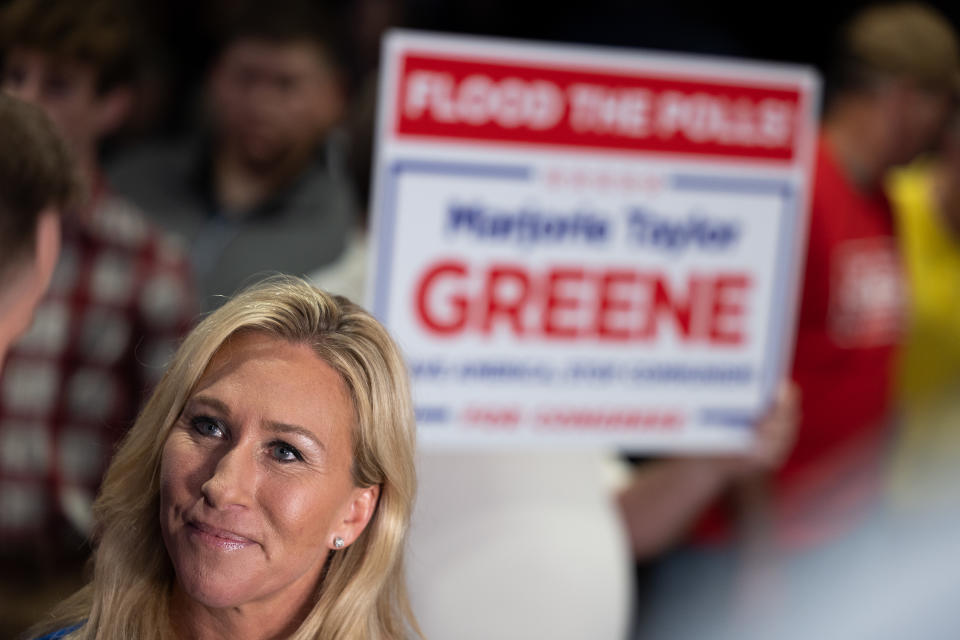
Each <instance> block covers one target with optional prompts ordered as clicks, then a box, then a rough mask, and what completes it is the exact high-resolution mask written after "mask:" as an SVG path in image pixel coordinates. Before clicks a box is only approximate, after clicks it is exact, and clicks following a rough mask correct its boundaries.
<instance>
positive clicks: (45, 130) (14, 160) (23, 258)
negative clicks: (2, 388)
mask: <svg viewBox="0 0 960 640" xmlns="http://www.w3.org/2000/svg"><path fill="white" fill-rule="evenodd" d="M0 149H3V150H4V151H3V153H2V154H0V367H2V366H3V361H4V358H5V356H6V353H7V349H8V348H9V347H10V343H11V342H13V341H14V340H16V339H17V338H18V337H19V336H20V335H22V334H23V332H24V331H26V330H27V328H28V327H29V326H30V322H31V320H32V319H33V312H34V309H35V308H36V306H37V304H38V303H39V302H40V298H41V296H42V295H43V292H44V291H46V289H47V285H48V284H49V283H50V277H51V276H52V275H53V268H54V265H55V264H56V262H57V256H58V255H59V254H60V216H61V212H62V210H63V209H64V207H66V206H68V204H69V202H70V200H71V198H72V197H73V192H74V191H75V189H76V177H75V175H74V167H73V161H72V159H71V158H70V154H69V152H68V151H67V149H66V146H65V145H64V144H63V141H62V140H61V139H60V138H59V136H58V135H57V133H56V131H55V130H54V128H53V124H52V123H51V122H50V120H49V119H48V118H47V117H46V116H45V115H44V114H43V112H42V111H41V110H40V109H38V108H37V107H34V106H31V105H29V104H27V103H25V102H22V101H20V100H17V99H16V98H13V97H11V96H8V95H6V94H3V93H0Z"/></svg>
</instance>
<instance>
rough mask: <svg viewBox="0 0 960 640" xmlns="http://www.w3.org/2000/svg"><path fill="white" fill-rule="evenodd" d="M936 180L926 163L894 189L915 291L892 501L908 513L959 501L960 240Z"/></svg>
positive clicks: (902, 175) (903, 361) (906, 172)
mask: <svg viewBox="0 0 960 640" xmlns="http://www.w3.org/2000/svg"><path fill="white" fill-rule="evenodd" d="M933 175H934V166H933V164H932V163H930V162H924V161H920V162H917V163H914V164H913V165H911V166H910V167H908V168H906V169H903V170H901V171H898V172H896V173H895V174H894V175H893V176H892V177H891V179H890V181H889V185H888V186H889V193H890V197H891V201H892V203H893V208H894V211H895V212H896V216H897V225H898V233H899V236H900V241H901V251H902V254H903V261H904V264H905V266H906V271H907V279H908V283H909V292H910V295H909V299H910V309H909V313H910V326H909V332H908V335H907V339H906V341H905V344H904V348H903V350H902V352H901V357H900V362H899V394H898V395H899V399H900V406H901V418H902V420H901V429H900V432H899V437H898V440H897V442H896V447H895V449H894V458H893V473H892V476H891V479H892V483H891V489H892V491H891V496H892V498H893V503H894V506H896V507H898V508H902V509H906V510H908V511H913V510H916V509H931V508H937V507H940V506H945V505H946V503H947V502H948V501H951V494H953V498H952V502H954V503H955V502H956V497H955V493H956V491H955V487H956V480H957V479H958V474H960V471H958V470H960V464H958V462H960V237H958V236H957V235H956V233H955V232H953V231H952V230H951V229H950V228H949V227H948V226H947V224H946V221H945V220H944V216H943V214H942V212H940V211H939V210H938V206H937V204H936V200H935V198H934V186H933V182H934V181H933Z"/></svg>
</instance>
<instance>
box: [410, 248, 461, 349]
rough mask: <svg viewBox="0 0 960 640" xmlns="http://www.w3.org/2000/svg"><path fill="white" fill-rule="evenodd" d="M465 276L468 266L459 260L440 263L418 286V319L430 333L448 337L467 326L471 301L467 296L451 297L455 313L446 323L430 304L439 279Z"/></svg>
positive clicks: (424, 275) (451, 304)
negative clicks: (434, 312) (435, 313)
mask: <svg viewBox="0 0 960 640" xmlns="http://www.w3.org/2000/svg"><path fill="white" fill-rule="evenodd" d="M465 275H467V267H466V265H464V264H463V263H462V262H459V261H457V260H449V261H447V262H440V263H438V264H436V265H434V266H433V268H431V269H429V270H428V271H427V272H426V273H425V274H423V277H422V278H421V279H420V283H419V284H418V285H417V319H418V320H420V322H421V323H423V325H424V326H425V327H427V329H429V330H430V331H432V332H434V333H439V334H441V335H448V334H451V333H457V332H458V331H462V330H463V328H464V327H465V326H466V325H467V309H468V307H469V300H468V298H467V297H466V296H465V295H463V294H454V295H451V296H450V307H451V308H452V309H453V310H454V313H453V314H452V317H451V318H450V319H448V320H447V321H446V322H444V321H441V320H439V319H438V318H437V316H435V315H434V314H433V307H432V306H431V305H430V304H429V303H428V300H429V298H430V295H431V293H432V290H433V287H434V286H435V284H436V283H437V281H438V279H440V278H441V277H443V276H458V279H459V278H462V277H463V276H465Z"/></svg>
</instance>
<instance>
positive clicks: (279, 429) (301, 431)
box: [266, 421, 327, 451]
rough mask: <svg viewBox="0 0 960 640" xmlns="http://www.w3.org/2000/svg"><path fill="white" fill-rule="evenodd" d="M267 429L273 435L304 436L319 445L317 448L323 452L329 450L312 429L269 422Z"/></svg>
mask: <svg viewBox="0 0 960 640" xmlns="http://www.w3.org/2000/svg"><path fill="white" fill-rule="evenodd" d="M266 428H267V430H268V431H271V432H273V433H294V434H297V435H299V436H303V437H304V438H307V439H308V440H310V441H312V442H313V443H314V444H315V445H317V447H319V448H320V449H322V450H323V451H326V450H327V448H326V447H325V446H324V445H323V443H322V442H320V439H319V438H317V436H316V434H314V433H313V431H310V429H307V428H305V427H301V426H300V425H296V424H287V423H286V422H274V421H267V423H266Z"/></svg>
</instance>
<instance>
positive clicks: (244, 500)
mask: <svg viewBox="0 0 960 640" xmlns="http://www.w3.org/2000/svg"><path fill="white" fill-rule="evenodd" d="M255 484H256V469H255V463H254V459H253V456H252V455H251V453H250V452H249V451H247V450H246V448H245V447H243V446H241V445H236V446H233V447H231V448H229V449H228V450H226V451H225V452H224V453H223V455H222V456H221V457H220V459H219V460H217V461H216V462H215V463H214V466H213V469H212V472H211V474H210V477H209V478H208V479H207V480H206V482H204V483H203V484H202V485H201V487H200V491H201V492H202V493H203V497H204V499H205V500H206V501H207V503H208V504H209V505H210V506H212V507H214V508H215V509H221V510H222V509H231V508H244V507H247V506H249V505H250V500H251V498H252V496H253V490H254V486H255Z"/></svg>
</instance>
